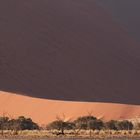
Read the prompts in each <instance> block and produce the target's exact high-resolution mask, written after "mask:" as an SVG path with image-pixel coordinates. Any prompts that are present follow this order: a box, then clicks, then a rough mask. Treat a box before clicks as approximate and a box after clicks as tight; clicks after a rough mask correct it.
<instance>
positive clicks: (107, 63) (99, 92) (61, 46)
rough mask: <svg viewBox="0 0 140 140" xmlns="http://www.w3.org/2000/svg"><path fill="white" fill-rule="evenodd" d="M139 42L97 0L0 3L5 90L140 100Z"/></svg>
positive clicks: (0, 73)
mask: <svg viewBox="0 0 140 140" xmlns="http://www.w3.org/2000/svg"><path fill="white" fill-rule="evenodd" d="M139 47H140V46H139V44H137V43H136V41H135V38H133V37H131V36H130V35H129V34H128V33H127V32H126V31H125V30H124V29H122V28H121V27H120V26H119V24H118V23H116V22H115V21H114V20H113V18H112V17H111V15H110V14H108V13H107V12H106V11H105V10H104V9H103V8H102V7H99V6H98V5H97V4H96V3H95V2H94V1H91V0H86V1H85V0H77V1H75V0H68V1H65V0H59V1H57V0H51V1H50V0H42V1H38V0H30V1H29V0H24V1H19V0H14V1H10V2H7V1H5V0H1V1H0V66H1V67H0V89H1V90H3V91H10V92H16V93H20V94H25V95H28V96H34V97H41V98H48V99H60V100H71V101H72V100H73V101H95V102H115V103H129V104H140V100H139V99H140V94H139V93H140V86H139V83H140V73H139V70H140V65H139V62H140V55H139V50H140V48H139Z"/></svg>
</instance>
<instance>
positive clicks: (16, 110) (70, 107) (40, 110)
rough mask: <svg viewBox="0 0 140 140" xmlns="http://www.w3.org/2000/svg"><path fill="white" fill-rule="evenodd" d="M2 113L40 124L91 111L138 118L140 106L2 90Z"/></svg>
mask: <svg viewBox="0 0 140 140" xmlns="http://www.w3.org/2000/svg"><path fill="white" fill-rule="evenodd" d="M0 113H1V114H6V115H8V116H10V117H16V116H19V115H25V116H27V117H31V118H33V120H34V121H36V122H38V123H40V124H45V123H49V122H50V121H53V120H55V119H56V118H57V117H60V118H62V119H64V120H73V119H75V118H76V117H78V116H82V115H88V114H89V113H90V114H92V115H95V116H96V117H98V118H102V119H104V120H110V119H131V118H134V119H137V118H140V106H135V105H123V104H111V103H86V102H66V101H53V100H47V99H38V98H31V97H25V96H21V95H15V94H10V93H5V92H0Z"/></svg>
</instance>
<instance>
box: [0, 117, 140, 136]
mask: <svg viewBox="0 0 140 140" xmlns="http://www.w3.org/2000/svg"><path fill="white" fill-rule="evenodd" d="M136 126H137V127H136ZM135 128H137V129H135ZM0 130H1V136H3V135H4V136H5V135H11V134H12V135H17V136H39V137H46V136H47V137H58V136H59V135H61V136H62V135H63V136H65V137H89V136H90V137H94V138H103V137H104V138H105V137H107V138H108V137H126V136H128V137H138V136H140V129H139V123H138V124H137V125H136V124H135V127H134V126H133V123H132V122H130V121H128V120H121V121H117V120H110V121H108V122H105V121H103V120H101V119H97V118H96V117H94V116H92V115H87V116H81V117H78V118H77V119H75V120H67V121H66V120H65V119H60V118H57V119H56V120H55V121H53V122H51V123H50V124H48V125H46V127H45V128H44V129H43V128H41V127H39V125H38V124H37V123H35V122H33V121H32V119H31V118H26V117H24V116H20V117H18V118H16V119H10V118H9V117H6V116H3V117H0Z"/></svg>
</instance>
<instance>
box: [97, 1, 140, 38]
mask: <svg viewBox="0 0 140 140" xmlns="http://www.w3.org/2000/svg"><path fill="white" fill-rule="evenodd" d="M95 1H96V2H97V3H98V4H100V6H102V7H103V8H104V9H105V10H107V11H108V12H109V13H110V14H111V15H112V17H113V19H114V20H115V21H117V22H118V23H119V24H120V25H121V26H122V27H123V28H124V29H125V30H126V31H127V32H128V33H129V34H130V35H131V36H134V37H135V38H136V39H137V41H140V15H139V13H140V1H139V0H133V1H132V0H114V1H112V0H95Z"/></svg>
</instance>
